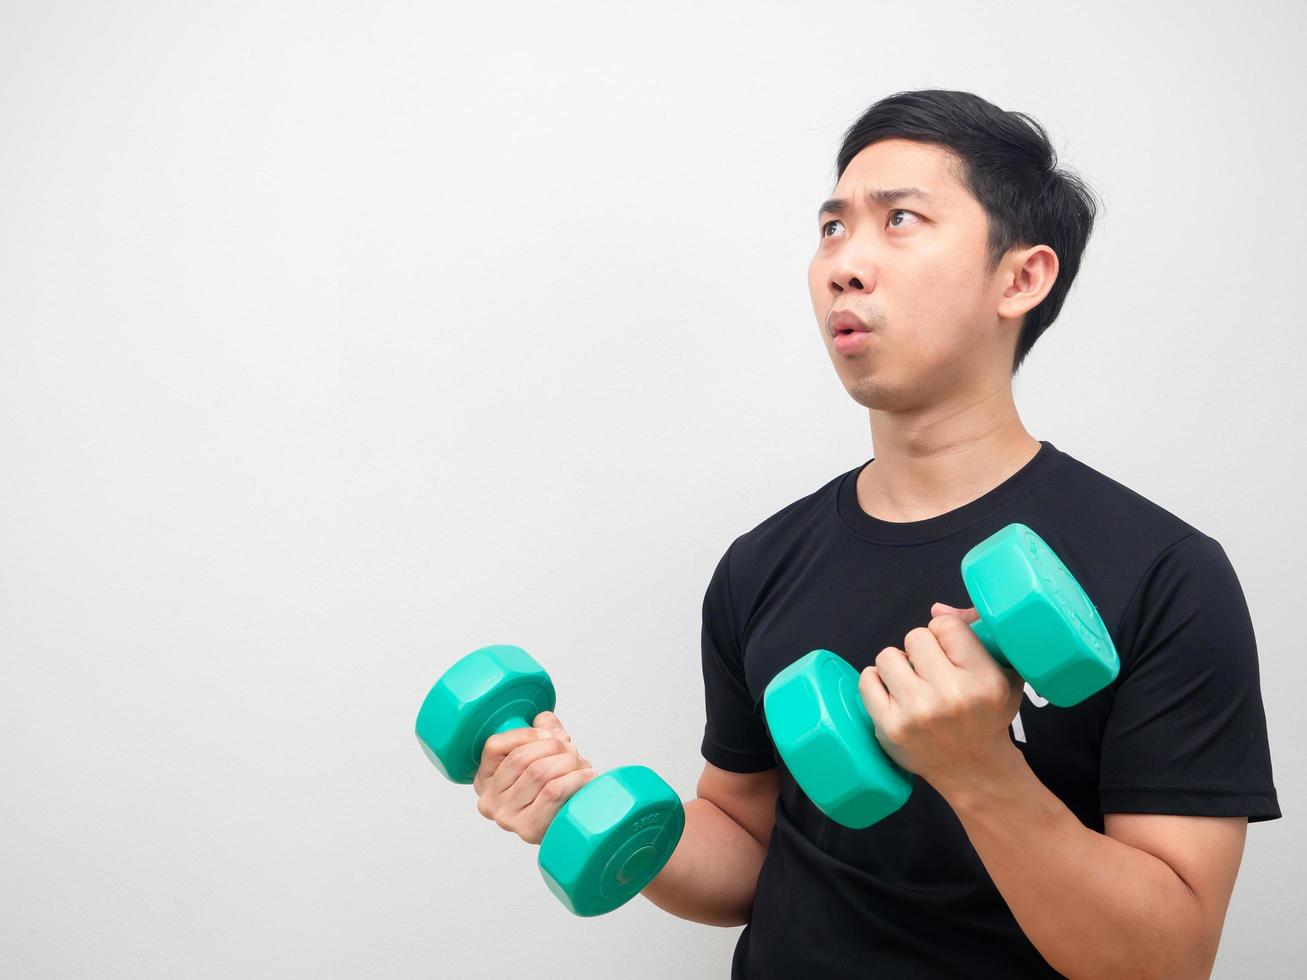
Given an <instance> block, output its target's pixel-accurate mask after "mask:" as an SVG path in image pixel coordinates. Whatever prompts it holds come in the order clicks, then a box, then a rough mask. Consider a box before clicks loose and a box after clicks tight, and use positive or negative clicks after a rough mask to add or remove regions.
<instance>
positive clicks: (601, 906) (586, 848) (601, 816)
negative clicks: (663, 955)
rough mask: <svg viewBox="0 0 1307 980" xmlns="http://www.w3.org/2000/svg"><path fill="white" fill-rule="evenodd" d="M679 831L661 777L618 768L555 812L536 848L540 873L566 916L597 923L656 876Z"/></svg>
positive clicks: (681, 814) (675, 804)
mask: <svg viewBox="0 0 1307 980" xmlns="http://www.w3.org/2000/svg"><path fill="white" fill-rule="evenodd" d="M684 829H685V809H684V807H682V805H681V800H680V797H679V796H677V794H676V791H675V790H674V789H672V787H671V786H669V785H668V784H667V783H666V782H665V781H664V780H663V779H662V777H661V776H659V775H658V774H657V773H656V772H654V771H653V770H652V769H649V768H647V767H645V766H619V767H618V768H616V769H610V770H609V771H608V772H606V773H603V774H602V775H600V776H596V777H595V778H594V779H592V780H590V782H588V783H586V784H585V786H583V787H581V789H580V790H578V791H577V792H576V793H575V794H574V795H573V796H572V797H571V798H570V799H569V800H568V801H567V802H566V803H564V804H563V806H562V808H561V809H559V811H558V814H557V816H555V817H554V820H553V822H552V823H551V824H550V825H549V829H548V830H546V831H545V836H544V838H543V839H542V840H541V841H540V856H539V865H540V873H541V874H542V875H544V879H545V883H546V884H547V885H548V886H549V890H550V891H552V892H553V893H554V894H555V895H556V896H558V899H559V901H561V902H562V903H563V904H564V905H565V906H567V908H568V909H569V910H570V911H571V912H573V913H575V914H576V915H584V916H590V915H602V914H603V913H605V912H611V911H612V910H613V909H615V908H617V907H618V906H620V905H624V904H625V903H626V902H628V901H630V900H631V899H632V898H634V897H635V896H636V895H638V894H639V893H640V892H641V891H643V890H644V887H645V886H646V885H648V884H649V882H651V881H653V880H654V878H656V877H657V876H658V873H659V872H660V871H662V869H663V866H664V865H666V864H667V862H668V860H669V859H670V858H671V856H672V852H673V851H675V850H676V845H677V842H678V841H680V839H681V832H682V831H683V830H684Z"/></svg>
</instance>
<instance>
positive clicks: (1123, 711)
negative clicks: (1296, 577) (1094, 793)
mask: <svg viewBox="0 0 1307 980" xmlns="http://www.w3.org/2000/svg"><path fill="white" fill-rule="evenodd" d="M1120 635H1121V637H1122V642H1123V644H1125V643H1129V655H1128V656H1127V653H1126V652H1125V651H1124V650H1123V652H1122V666H1121V674H1120V676H1119V677H1118V678H1117V680H1116V681H1115V682H1114V687H1115V699H1114V701H1113V703H1112V707H1111V709H1110V712H1109V714H1108V717H1107V721H1106V727H1105V731H1104V737H1103V746H1102V757H1101V768H1100V776H1099V802H1100V807H1101V810H1102V812H1103V813H1174V814H1188V815H1193V816H1228V817H1233V816H1246V817H1247V818H1248V820H1249V822H1255V821H1259V820H1274V819H1276V818H1278V817H1279V816H1280V807H1279V802H1278V800H1277V798H1276V791H1275V785H1274V781H1273V778H1272V773H1271V755H1270V746H1269V743H1268V740H1267V733H1266V715H1265V711H1264V708H1263V705H1262V693H1261V681H1260V676H1259V669H1258V662H1257V642H1256V639H1255V638H1254V635H1253V625H1252V620H1251V617H1250V616H1249V613H1248V604H1247V601H1246V600H1245V598H1244V594H1243V589H1242V588H1241V587H1240V585H1239V580H1238V577H1237V576H1236V575H1235V572H1234V568H1233V567H1232V566H1231V564H1230V559H1229V558H1228V557H1227V555H1226V553H1225V549H1224V548H1222V547H1221V545H1220V543H1219V542H1217V541H1216V540H1214V539H1213V538H1211V537H1208V536H1207V535H1205V534H1203V533H1202V532H1201V531H1194V532H1193V533H1191V534H1189V535H1188V536H1187V537H1185V538H1182V539H1181V540H1179V541H1177V542H1176V543H1175V544H1173V545H1171V546H1170V547H1169V548H1167V549H1166V550H1165V551H1163V552H1162V553H1161V554H1160V555H1159V556H1158V557H1157V558H1156V559H1155V560H1154V562H1153V564H1152V565H1151V566H1150V567H1149V569H1148V571H1147V572H1145V573H1144V576H1143V578H1142V580H1141V581H1140V583H1139V585H1138V587H1137V588H1136V590H1135V593H1134V595H1133V596H1132V597H1131V599H1130V602H1129V603H1128V605H1127V607H1126V611H1125V615H1124V617H1123V619H1122V622H1121V630H1120Z"/></svg>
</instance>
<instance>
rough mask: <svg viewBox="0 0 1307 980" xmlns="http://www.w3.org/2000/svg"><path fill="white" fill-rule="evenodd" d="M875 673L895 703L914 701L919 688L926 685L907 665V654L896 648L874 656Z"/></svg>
mask: <svg viewBox="0 0 1307 980" xmlns="http://www.w3.org/2000/svg"><path fill="white" fill-rule="evenodd" d="M876 673H877V675H878V676H879V677H880V679H881V681H882V682H883V683H884V685H885V689H886V690H887V691H889V694H890V697H891V698H893V699H894V700H896V701H903V700H907V701H914V700H915V695H916V694H917V692H918V688H919V686H920V685H923V684H925V683H926V682H925V681H923V680H922V679H921V678H920V677H918V676H917V672H916V671H915V670H913V669H912V665H911V664H910V663H908V658H907V654H905V653H904V652H903V651H902V650H900V649H898V648H897V647H886V648H885V649H884V650H882V651H881V652H880V653H878V654H876Z"/></svg>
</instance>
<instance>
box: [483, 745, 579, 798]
mask: <svg viewBox="0 0 1307 980" xmlns="http://www.w3.org/2000/svg"><path fill="white" fill-rule="evenodd" d="M551 755H560V756H566V757H567V758H569V759H574V758H576V753H575V752H571V751H569V750H568V747H567V745H566V744H565V743H563V742H560V741H559V740H558V739H556V738H542V739H539V740H537V741H534V742H527V743H526V744H525V745H519V746H518V747H517V748H515V749H514V750H513V751H512V752H510V753H508V755H506V756H505V757H504V761H503V762H501V763H500V764H499V768H498V769H496V770H495V774H494V775H493V776H491V777H490V781H489V784H488V786H487V789H488V790H489V792H492V793H503V792H504V791H505V790H507V789H508V788H509V787H510V786H512V785H513V784H514V783H515V782H517V780H518V777H519V776H521V775H522V772H523V770H525V769H526V767H527V766H529V765H531V763H533V762H535V761H536V760H537V759H543V758H545V757H546V756H551Z"/></svg>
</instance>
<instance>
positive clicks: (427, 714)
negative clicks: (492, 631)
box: [416, 644, 555, 783]
mask: <svg viewBox="0 0 1307 980" xmlns="http://www.w3.org/2000/svg"><path fill="white" fill-rule="evenodd" d="M554 704H555V695H554V685H553V682H552V681H551V680H550V679H549V675H548V674H547V673H545V669H544V668H543V667H541V666H540V665H539V664H538V663H536V662H535V660H534V659H533V658H532V657H531V656H530V655H529V654H528V653H527V652H526V651H525V650H523V649H522V648H521V647H516V646H511V645H508V644H495V645H492V646H485V647H481V648H480V649H478V650H473V651H472V652H471V653H469V654H468V655H467V656H465V657H463V658H462V659H461V660H459V661H458V662H457V663H455V664H454V666H452V667H450V668H449V669H448V670H447V671H445V672H444V673H443V674H441V675H440V679H439V680H438V681H436V683H435V685H434V686H433V687H432V688H431V690H430V691H429V692H428V693H427V696H426V698H425V700H423V702H422V707H421V709H420V710H419V711H418V719H417V728H416V731H417V737H418V742H419V743H420V744H421V746H422V751H423V752H425V753H426V755H427V758H428V759H430V760H431V761H432V762H433V763H434V764H435V766H436V768H437V769H439V770H440V772H441V773H442V774H443V775H444V776H445V777H446V778H448V779H452V780H453V781H454V782H456V783H470V782H472V780H473V778H474V777H475V776H476V773H477V769H478V768H479V767H480V765H481V750H482V748H483V747H484V746H485V744H486V739H488V738H489V737H490V736H491V735H495V734H497V733H499V732H506V731H509V730H510V729H513V728H530V727H531V721H532V719H534V718H535V716H536V715H538V714H539V713H540V712H542V711H553V710H554Z"/></svg>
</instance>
